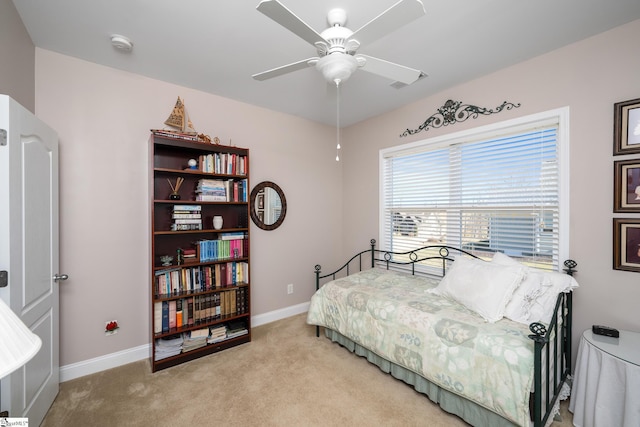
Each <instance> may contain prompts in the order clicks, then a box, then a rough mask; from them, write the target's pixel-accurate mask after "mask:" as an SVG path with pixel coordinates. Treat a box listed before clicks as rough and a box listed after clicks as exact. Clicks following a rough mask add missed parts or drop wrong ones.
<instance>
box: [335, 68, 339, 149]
mask: <svg viewBox="0 0 640 427" xmlns="http://www.w3.org/2000/svg"><path fill="white" fill-rule="evenodd" d="M334 81H335V82H336V106H337V108H336V140H337V145H336V162H339V161H340V79H335V80H334Z"/></svg>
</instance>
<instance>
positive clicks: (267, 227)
mask: <svg viewBox="0 0 640 427" xmlns="http://www.w3.org/2000/svg"><path fill="white" fill-rule="evenodd" d="M266 188H271V189H273V190H274V191H275V192H276V193H277V194H278V196H279V197H280V203H281V206H282V210H281V212H280V217H279V218H278V220H277V221H276V222H274V223H273V224H270V225H267V224H265V223H264V221H263V220H261V219H260V218H259V217H258V213H257V212H256V198H257V197H258V193H259V192H260V191H262V190H265V189H266ZM249 212H251V220H252V221H253V223H254V224H255V225H256V226H257V227H258V228H261V229H263V230H267V231H269V230H275V229H276V228H278V227H280V225H282V223H283V222H284V217H285V216H286V214H287V199H286V198H285V197H284V192H283V191H282V189H281V188H280V187H279V186H278V184H276V183H274V182H271V181H262V182H261V183H259V184H258V185H256V186H255V187H253V190H251V198H250V200H249Z"/></svg>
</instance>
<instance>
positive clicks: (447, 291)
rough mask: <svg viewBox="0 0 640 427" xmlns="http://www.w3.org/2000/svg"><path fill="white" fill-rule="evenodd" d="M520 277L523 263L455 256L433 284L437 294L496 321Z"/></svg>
mask: <svg viewBox="0 0 640 427" xmlns="http://www.w3.org/2000/svg"><path fill="white" fill-rule="evenodd" d="M523 277H524V267H523V266H521V265H517V266H505V265H499V264H494V263H490V262H486V261H482V260H479V259H470V258H463V257H459V258H457V259H456V260H455V261H454V262H453V265H452V266H451V268H450V269H449V271H448V272H447V273H446V274H445V276H444V277H443V278H442V280H441V281H440V283H439V284H438V286H437V287H435V288H433V289H429V290H428V291H427V292H431V293H434V294H437V295H443V296H446V297H449V298H451V299H454V300H455V301H457V302H459V303H460V304H462V305H464V306H465V307H467V308H468V309H470V310H472V311H474V312H476V313H478V314H479V315H480V316H482V317H483V318H484V319H485V320H486V321H487V322H491V323H493V322H497V321H498V320H500V319H502V317H503V316H504V310H505V307H506V305H507V303H508V302H509V300H510V299H511V296H512V295H513V291H514V290H515V289H516V287H518V285H520V282H521V281H522V278H523Z"/></svg>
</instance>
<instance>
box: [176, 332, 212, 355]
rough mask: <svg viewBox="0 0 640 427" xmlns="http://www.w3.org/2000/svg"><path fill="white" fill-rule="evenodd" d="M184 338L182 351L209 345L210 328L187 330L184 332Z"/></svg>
mask: <svg viewBox="0 0 640 427" xmlns="http://www.w3.org/2000/svg"><path fill="white" fill-rule="evenodd" d="M182 338H183V340H184V342H183V344H182V351H183V352H184V353H186V352H187V351H192V350H195V349H197V348H200V347H204V346H205V345H207V338H209V328H203V329H197V330H195V331H188V332H185V333H183V334H182Z"/></svg>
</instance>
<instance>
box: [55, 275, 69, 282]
mask: <svg viewBox="0 0 640 427" xmlns="http://www.w3.org/2000/svg"><path fill="white" fill-rule="evenodd" d="M68 278H69V276H68V275H66V274H54V275H53V280H55V281H56V282H59V281H61V280H67V279H68Z"/></svg>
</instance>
